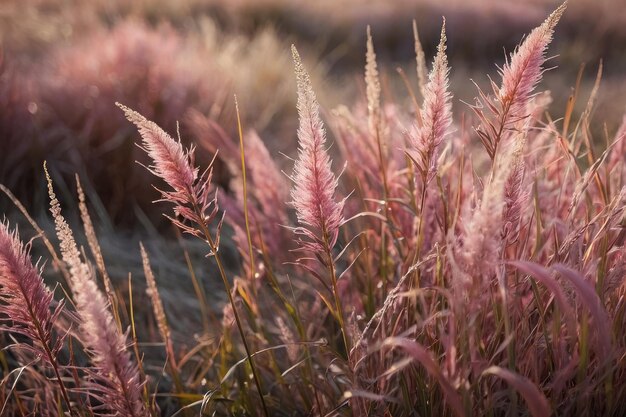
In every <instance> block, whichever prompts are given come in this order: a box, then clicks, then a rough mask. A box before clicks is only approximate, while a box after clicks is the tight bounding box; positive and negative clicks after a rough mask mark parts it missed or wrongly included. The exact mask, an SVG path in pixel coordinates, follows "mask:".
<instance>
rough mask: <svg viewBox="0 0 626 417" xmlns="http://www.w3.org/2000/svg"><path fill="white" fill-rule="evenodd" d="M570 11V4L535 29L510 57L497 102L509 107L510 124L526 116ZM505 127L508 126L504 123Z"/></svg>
mask: <svg viewBox="0 0 626 417" xmlns="http://www.w3.org/2000/svg"><path fill="white" fill-rule="evenodd" d="M566 8H567V1H566V2H565V3H563V4H562V5H561V6H559V7H558V8H557V9H556V10H555V11H554V12H552V14H551V15H550V16H548V18H547V19H546V20H545V21H544V22H543V23H542V24H541V26H539V27H537V28H535V29H534V30H533V31H532V32H531V33H530V34H529V35H528V37H527V38H526V39H525V40H524V42H522V44H521V45H520V46H519V47H518V48H517V50H516V51H515V52H514V53H513V54H512V55H511V59H510V61H509V62H507V63H506V64H505V65H504V68H503V69H502V86H501V87H500V90H499V92H498V100H499V101H500V103H502V105H503V106H505V107H508V109H509V112H508V120H513V121H514V120H515V119H516V118H520V117H523V116H525V114H526V106H527V105H528V103H529V101H530V99H531V98H532V97H531V94H532V92H533V90H534V89H535V87H536V86H537V84H538V83H539V81H540V80H541V76H542V74H543V68H542V66H543V64H544V63H545V61H546V57H545V53H546V49H547V48H548V45H549V44H550V42H551V41H552V36H553V35H554V28H555V26H556V24H557V23H558V22H559V19H560V18H561V16H562V15H563V12H564V11H565V9H566ZM504 124H506V122H505V123H504Z"/></svg>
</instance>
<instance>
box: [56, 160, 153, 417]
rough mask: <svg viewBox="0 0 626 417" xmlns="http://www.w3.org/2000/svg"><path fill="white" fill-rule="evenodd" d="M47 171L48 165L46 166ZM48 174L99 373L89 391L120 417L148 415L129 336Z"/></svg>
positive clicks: (83, 327) (86, 340) (83, 331)
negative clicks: (118, 322) (83, 252)
mask: <svg viewBox="0 0 626 417" xmlns="http://www.w3.org/2000/svg"><path fill="white" fill-rule="evenodd" d="M44 169H45V165H44ZM45 170H46V178H47V180H48V194H49V197H50V212H51V213H52V216H53V218H54V224H55V228H56V232H57V236H58V238H59V240H60V242H61V243H60V245H61V255H62V258H63V261H64V262H65V263H66V264H67V267H68V269H69V271H70V278H71V279H70V286H71V290H72V294H73V296H74V301H75V305H76V311H77V312H78V315H79V317H80V326H79V330H80V338H81V341H82V342H83V344H84V346H85V347H86V349H87V352H88V353H89V356H90V358H91V360H92V361H93V364H94V365H95V369H94V370H93V371H91V370H89V373H90V374H91V375H92V377H93V382H91V383H90V384H89V388H90V389H91V390H92V391H93V392H92V394H94V393H97V394H96V396H97V397H98V398H100V399H101V400H102V401H103V402H104V403H105V404H106V408H107V409H109V408H110V409H112V410H114V411H115V412H116V413H117V415H119V416H125V417H140V416H145V415H147V413H146V410H145V407H144V404H143V398H142V382H141V377H140V374H139V370H138V368H137V365H136V364H134V363H133V361H132V360H131V357H130V353H129V352H128V350H127V349H126V344H127V340H126V335H125V334H123V333H121V332H120V330H119V328H118V327H117V325H116V323H115V321H114V319H113V315H112V313H111V311H110V310H109V304H108V302H107V299H106V297H105V296H104V294H103V292H102V291H100V289H99V288H98V285H97V282H96V276H95V271H94V270H93V268H91V267H90V265H89V264H87V263H86V262H84V261H83V260H82V258H81V254H80V251H79V250H78V246H77V244H76V240H75V239H74V235H73V233H72V230H71V229H70V227H69V225H68V224H67V221H66V220H65V218H64V217H63V215H62V214H61V205H60V203H59V200H58V199H57V198H56V195H55V193H54V189H53V186H52V180H51V178H50V175H49V174H48V171H47V169H45Z"/></svg>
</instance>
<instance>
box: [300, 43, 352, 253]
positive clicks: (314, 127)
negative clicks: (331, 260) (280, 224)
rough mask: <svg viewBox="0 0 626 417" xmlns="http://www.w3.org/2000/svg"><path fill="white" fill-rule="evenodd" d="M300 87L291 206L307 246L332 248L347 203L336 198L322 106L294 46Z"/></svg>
mask: <svg viewBox="0 0 626 417" xmlns="http://www.w3.org/2000/svg"><path fill="white" fill-rule="evenodd" d="M291 51H292V54H293V60H294V65H295V72H296V81H297V88H298V115H299V119H300V126H299V127H298V142H299V149H298V159H297V160H296V162H295V165H294V171H293V175H292V176H291V179H292V180H293V182H294V186H293V188H292V190H291V198H292V202H291V204H292V205H293V207H294V208H295V209H296V215H297V218H298V222H299V223H300V225H301V227H299V228H296V230H295V231H296V234H299V235H301V236H305V237H306V238H307V239H306V240H307V241H309V242H308V243H307V242H304V241H301V244H302V245H303V247H307V248H309V249H312V250H316V251H317V250H320V249H321V248H322V247H323V246H320V245H326V244H327V245H329V246H330V247H332V246H333V245H334V244H335V242H336V240H337V236H338V233H339V226H340V225H341V223H342V221H343V201H342V202H337V201H335V199H334V195H335V190H336V189H337V186H338V180H337V178H336V177H335V175H334V173H333V172H332V170H331V160H330V156H329V155H328V151H327V149H326V148H325V143H326V133H325V131H324V125H323V123H322V119H321V118H320V116H319V104H318V103H317V99H316V97H315V93H314V92H313V88H312V87H311V80H310V78H309V74H308V73H307V72H306V70H305V69H304V66H303V65H302V61H301V60H300V55H299V54H298V51H297V50H296V48H295V46H292V47H291Z"/></svg>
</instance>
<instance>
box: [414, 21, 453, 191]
mask: <svg viewBox="0 0 626 417" xmlns="http://www.w3.org/2000/svg"><path fill="white" fill-rule="evenodd" d="M449 73H450V67H449V66H448V58H447V57H446V21H445V20H444V21H443V25H442V27H441V39H440V41H439V46H438V47H437V55H436V56H435V60H434V62H433V69H432V70H431V72H430V74H429V76H428V83H427V84H426V86H425V87H424V92H423V94H424V103H423V104H422V110H421V116H422V124H421V126H416V127H415V131H414V132H413V134H412V135H411V146H412V149H411V150H413V151H415V152H417V158H414V161H415V162H416V164H417V168H418V170H419V171H420V173H421V174H422V179H423V180H424V181H425V182H427V181H429V180H430V179H432V177H433V176H434V174H435V172H436V170H437V165H436V163H437V157H438V150H439V147H440V145H441V143H442V142H443V140H444V138H445V137H446V134H447V133H448V129H449V127H450V125H451V124H452V104H451V103H450V99H451V95H450V92H449V81H448V76H449ZM410 153H413V152H411V151H410Z"/></svg>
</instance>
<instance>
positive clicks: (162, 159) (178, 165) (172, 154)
mask: <svg viewBox="0 0 626 417" xmlns="http://www.w3.org/2000/svg"><path fill="white" fill-rule="evenodd" d="M115 104H116V105H117V106H118V107H119V108H120V109H122V110H123V111H124V114H125V115H126V118H127V119H128V121H130V122H132V123H134V124H135V125H136V126H137V128H138V129H139V133H140V134H141V138H142V141H143V147H144V150H145V151H146V152H147V153H148V155H149V156H150V158H152V161H153V165H151V166H150V167H149V168H148V169H149V170H150V172H152V173H153V174H154V175H156V176H157V177H159V178H161V179H163V180H164V181H165V182H166V183H167V184H168V185H169V186H170V187H172V191H162V190H159V191H160V192H161V195H162V198H163V200H164V201H170V202H172V203H174V204H175V207H174V213H175V214H176V215H177V216H180V217H182V218H183V219H186V220H189V221H191V222H193V223H196V224H208V223H210V222H211V221H212V220H213V219H214V218H215V217H216V216H217V212H218V207H217V200H216V198H212V199H211V198H210V190H211V177H212V169H211V166H209V168H208V169H207V170H206V171H205V172H204V173H203V174H202V175H201V176H200V177H198V170H197V169H196V168H194V166H193V148H192V149H190V150H188V151H184V150H183V146H182V145H181V143H180V142H177V141H175V140H174V139H172V137H171V136H170V135H168V134H167V133H166V132H165V131H164V130H163V129H161V128H160V127H159V126H158V125H157V124H156V123H154V122H151V121H150V120H148V119H146V118H145V117H143V116H142V115H141V114H139V113H137V112H136V111H134V110H132V109H129V108H128V107H126V106H124V105H123V104H120V103H115ZM207 211H209V213H207ZM170 220H171V221H172V223H174V224H175V225H176V226H178V227H179V228H180V229H181V230H183V231H185V232H187V233H190V234H192V235H195V236H199V235H200V234H201V232H200V231H199V230H198V229H197V228H195V227H191V226H189V225H186V224H184V223H183V222H182V221H180V220H178V219H175V218H171V217H170ZM219 227H221V222H220V223H219V224H218V228H219ZM216 236H217V238H219V232H218V233H217V235H216ZM217 238H216V240H217Z"/></svg>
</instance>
